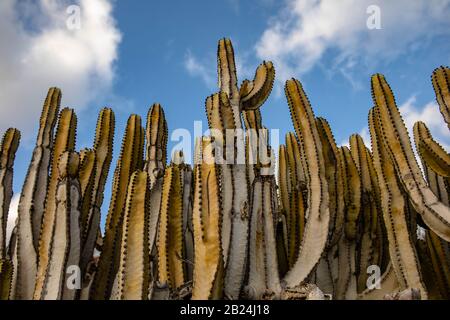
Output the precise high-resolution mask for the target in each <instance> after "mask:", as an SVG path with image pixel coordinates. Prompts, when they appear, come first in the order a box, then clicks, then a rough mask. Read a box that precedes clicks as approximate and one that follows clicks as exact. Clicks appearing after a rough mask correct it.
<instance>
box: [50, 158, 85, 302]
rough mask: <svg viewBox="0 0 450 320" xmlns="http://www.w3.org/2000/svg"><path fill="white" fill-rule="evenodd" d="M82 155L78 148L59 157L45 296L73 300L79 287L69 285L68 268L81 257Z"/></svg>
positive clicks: (75, 263)
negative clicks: (80, 164) (79, 153)
mask: <svg viewBox="0 0 450 320" xmlns="http://www.w3.org/2000/svg"><path fill="white" fill-rule="evenodd" d="M79 163H80V158H79V155H78V153H76V152H70V151H67V152H64V153H62V154H61V156H60V157H59V161H58V167H57V168H55V169H56V170H58V175H57V177H58V180H57V187H56V193H55V208H54V211H55V222H54V231H53V233H54V234H53V239H52V242H53V243H52V244H51V246H52V250H51V253H50V257H49V261H48V267H47V268H48V276H47V280H46V283H45V289H43V292H42V296H41V298H42V299H46V300H59V299H68V300H73V299H74V297H75V295H76V291H75V290H74V288H71V287H69V286H68V283H67V282H68V279H67V271H68V268H69V267H70V266H78V264H79V260H80V251H81V245H80V204H81V202H80V200H81V190H80V183H79V180H78V170H79Z"/></svg>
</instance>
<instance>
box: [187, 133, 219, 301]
mask: <svg viewBox="0 0 450 320" xmlns="http://www.w3.org/2000/svg"><path fill="white" fill-rule="evenodd" d="M213 144H214V139H213V138H207V137H203V138H202V139H201V140H198V141H197V142H196V152H195V154H196V160H195V161H196V162H195V163H197V164H196V165H195V168H194V199H193V210H192V224H193V227H194V250H195V251H194V275H193V276H194V278H193V288H192V299H203V300H204V299H220V298H222V296H223V277H224V275H223V273H224V270H223V267H224V261H223V256H222V244H221V232H220V228H221V222H222V219H223V218H222V216H223V212H222V204H221V198H220V193H219V175H220V173H219V170H218V167H217V165H216V164H215V158H214V154H213V149H214V146H213Z"/></svg>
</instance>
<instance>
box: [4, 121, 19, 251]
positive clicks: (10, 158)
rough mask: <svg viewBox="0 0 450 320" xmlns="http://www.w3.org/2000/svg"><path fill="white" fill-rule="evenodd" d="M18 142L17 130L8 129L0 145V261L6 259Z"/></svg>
mask: <svg viewBox="0 0 450 320" xmlns="http://www.w3.org/2000/svg"><path fill="white" fill-rule="evenodd" d="M19 142H20V132H19V130H17V129H8V130H7V131H6V133H5V135H4V136H3V139H2V141H1V144H0V259H5V258H6V240H7V239H6V226H7V223H8V213H9V205H10V203H11V198H12V195H13V188H12V182H13V166H14V159H15V156H16V151H17V148H18V147H19Z"/></svg>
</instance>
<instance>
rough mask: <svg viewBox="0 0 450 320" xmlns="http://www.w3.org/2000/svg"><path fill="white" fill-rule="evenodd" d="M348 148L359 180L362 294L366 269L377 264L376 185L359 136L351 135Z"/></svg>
mask: <svg viewBox="0 0 450 320" xmlns="http://www.w3.org/2000/svg"><path fill="white" fill-rule="evenodd" d="M350 146H351V154H352V158H353V159H354V160H355V164H356V166H357V167H358V171H359V175H360V178H361V222H360V234H359V239H358V241H357V243H358V244H357V251H358V252H359V254H358V257H359V259H358V260H359V261H357V263H358V265H359V271H358V292H363V291H364V290H365V289H366V282H367V278H368V274H367V272H366V271H367V268H368V267H369V266H370V265H372V264H378V257H377V256H376V255H377V254H378V252H377V250H376V241H377V239H376V238H377V230H378V228H377V226H378V220H377V212H378V207H377V203H376V200H377V198H376V191H375V189H376V184H373V182H374V181H376V177H373V176H372V174H374V172H373V170H371V168H370V167H371V166H372V167H373V163H372V157H371V154H370V152H369V151H368V150H367V148H366V146H365V145H364V141H363V139H362V138H361V136H360V135H352V136H351V137H350Z"/></svg>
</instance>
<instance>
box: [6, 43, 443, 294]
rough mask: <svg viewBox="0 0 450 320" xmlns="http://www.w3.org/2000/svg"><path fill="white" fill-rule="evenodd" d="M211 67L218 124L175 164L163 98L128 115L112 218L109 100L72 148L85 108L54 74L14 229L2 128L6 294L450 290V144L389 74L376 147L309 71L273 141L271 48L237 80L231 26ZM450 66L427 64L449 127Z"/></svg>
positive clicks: (378, 109)
mask: <svg viewBox="0 0 450 320" xmlns="http://www.w3.org/2000/svg"><path fill="white" fill-rule="evenodd" d="M218 78H219V81H218V82H219V92H218V93H216V94H213V95H211V96H210V97H208V98H207V99H206V102H205V109H206V116H207V120H208V124H209V128H210V129H211V131H210V132H211V135H210V136H203V137H201V138H198V139H197V140H196V144H195V151H194V162H193V164H188V163H185V160H184V154H183V150H178V151H176V152H174V153H173V154H172V155H171V156H172V159H171V161H170V163H167V142H168V126H167V122H166V119H165V115H164V111H163V108H162V107H161V105H159V104H154V105H153V106H152V107H151V108H150V110H149V112H148V116H147V121H146V122H147V123H146V127H144V126H143V124H142V120H141V117H140V116H139V115H131V116H130V117H129V119H128V123H127V126H126V129H125V133H124V136H123V140H122V146H121V150H120V155H119V158H118V160H117V164H116V167H115V170H114V174H113V178H112V195H111V200H110V204H109V210H108V213H107V219H106V225H105V227H104V233H102V231H101V230H102V228H101V225H100V221H101V207H102V204H103V193H104V189H105V184H106V183H107V180H108V179H107V177H108V173H109V169H110V166H111V162H112V154H113V146H114V128H115V118H114V112H113V111H112V110H111V109H108V108H105V109H103V110H101V112H100V114H99V117H98V122H97V128H96V132H95V139H94V142H93V145H92V148H91V149H84V150H81V151H76V149H75V146H76V127H77V117H76V114H75V112H74V110H72V109H68V108H65V109H62V110H60V102H61V91H60V90H59V89H57V88H51V89H50V90H49V92H48V95H47V98H46V100H45V103H44V107H43V111H42V115H41V118H40V126H39V132H38V136H37V140H36V145H35V148H34V151H33V154H32V158H31V162H30V165H29V167H28V171H27V174H26V178H25V182H24V185H23V188H22V191H21V194H20V200H19V205H18V219H17V221H16V225H15V228H14V230H13V233H12V236H11V237H10V240H9V242H8V243H7V238H6V224H7V219H8V210H9V205H10V202H11V198H12V193H13V191H12V179H13V164H14V158H15V153H16V150H17V148H18V145H19V140H20V133H19V131H18V130H16V129H9V130H8V131H7V132H6V133H5V135H4V137H3V140H2V141H1V146H0V299H11V300H12V299H24V300H28V299H36V300H42V299H51V300H59V299H64V300H77V299H80V300H88V299H95V300H103V299H119V300H127V299H137V300H141V299H142V300H146V299H449V298H450V245H449V241H450V207H449V195H450V194H449V192H450V189H449V188H450V185H449V184H450V180H449V179H450V155H449V154H448V153H447V152H446V151H445V150H444V149H443V148H442V147H441V146H440V145H439V143H438V142H436V141H435V140H434V139H433V137H432V135H431V133H430V131H429V130H428V128H427V127H426V125H425V124H424V123H422V122H420V121H419V122H417V123H416V124H415V126H414V142H415V146H416V150H417V155H418V157H416V155H415V153H414V150H413V146H412V143H411V140H410V138H409V136H408V131H407V129H406V127H405V124H404V123H403V120H402V117H401V114H400V112H399V109H398V107H397V105H396V102H395V98H394V94H393V92H392V90H391V88H390V87H389V85H388V83H387V81H386V79H385V78H384V76H382V75H380V74H376V75H374V76H373V77H372V79H371V86H372V96H373V108H372V109H370V112H369V118H368V125H369V129H370V136H371V145H370V146H367V145H365V144H364V141H363V139H362V137H361V136H359V135H357V134H355V135H352V136H351V137H350V139H349V147H346V146H342V147H339V146H338V145H337V144H336V142H335V139H334V137H333V133H332V130H331V128H330V125H329V123H328V122H327V120H325V119H323V118H320V117H316V116H315V114H314V112H313V108H312V106H311V104H310V102H309V100H308V97H307V95H306V93H305V91H304V89H303V86H302V84H301V83H300V81H298V80H296V79H291V80H288V81H287V82H286V85H285V93H286V97H287V102H288V105H289V110H290V114H291V118H292V123H293V127H294V129H295V132H290V133H288V134H287V135H286V138H285V144H282V145H281V146H280V147H279V150H273V149H272V148H271V146H270V143H269V142H270V141H269V138H268V132H267V129H266V128H265V127H264V126H263V122H262V117H261V112H260V108H261V106H262V105H263V103H264V102H265V101H266V99H267V97H268V96H269V95H270V93H271V90H272V86H273V82H274V79H275V70H274V67H273V65H272V63H271V62H263V63H262V64H261V65H260V66H259V67H258V68H257V70H256V73H255V77H254V79H253V80H245V81H243V82H242V84H241V86H240V87H239V86H238V83H237V75H236V65H235V61H234V52H233V47H232V44H231V41H230V40H228V39H222V40H220V41H219V46H218ZM449 78H450V69H449V68H446V67H441V68H438V69H436V70H435V71H434V73H433V76H432V83H433V86H434V89H435V92H436V96H437V102H438V104H439V106H440V111H441V113H442V115H443V117H444V120H445V121H446V123H447V124H448V125H449V128H450V122H449V120H450V115H449V105H450V80H449ZM186 151H189V152H190V150H184V152H186ZM275 153H278V165H277V166H276V167H277V172H275V170H274V167H275ZM417 159H420V160H421V166H419V163H418V161H417ZM418 229H420V230H422V231H423V233H424V236H422V237H419V236H418V232H417V231H418ZM372 272H373V274H374V275H375V276H376V275H377V274H378V277H373V274H372ZM372 284H373V285H372Z"/></svg>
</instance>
